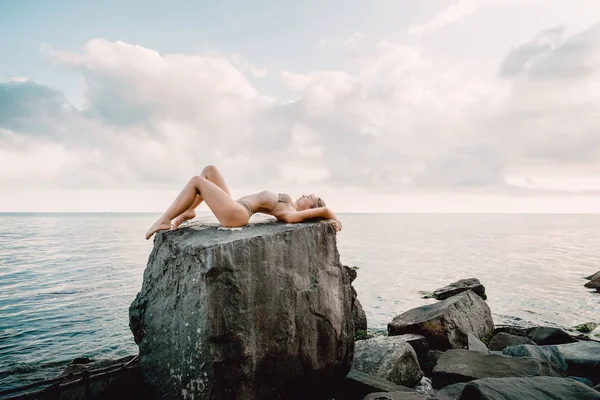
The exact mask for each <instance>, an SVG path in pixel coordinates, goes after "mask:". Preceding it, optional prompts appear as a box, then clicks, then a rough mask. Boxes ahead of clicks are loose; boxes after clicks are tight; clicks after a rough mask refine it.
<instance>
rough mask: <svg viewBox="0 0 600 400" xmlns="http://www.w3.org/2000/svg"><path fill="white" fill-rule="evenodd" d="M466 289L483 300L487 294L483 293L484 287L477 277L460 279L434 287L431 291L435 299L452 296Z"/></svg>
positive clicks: (444, 298)
mask: <svg viewBox="0 0 600 400" xmlns="http://www.w3.org/2000/svg"><path fill="white" fill-rule="evenodd" d="M467 290H472V291H473V292H474V293H475V294H477V295H478V296H479V297H481V298H482V299H484V300H486V299H487V296H486V294H485V287H484V286H483V285H482V284H481V282H479V279H477V278H468V279H461V280H459V281H456V282H453V283H451V284H449V285H448V286H444V287H443V288H439V289H436V290H434V291H433V297H434V298H435V299H436V300H446V299H447V298H449V297H452V296H454V295H457V294H459V293H462V292H466V291H467Z"/></svg>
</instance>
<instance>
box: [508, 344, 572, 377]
mask: <svg viewBox="0 0 600 400" xmlns="http://www.w3.org/2000/svg"><path fill="white" fill-rule="evenodd" d="M502 354H504V355H506V356H511V357H528V358H535V359H537V360H541V361H547V362H549V363H550V364H554V365H556V366H557V367H558V368H560V369H561V370H563V371H565V372H566V371H567V368H568V365H567V360H565V356H563V354H562V353H561V352H560V351H559V350H558V349H557V348H556V346H536V345H530V344H521V345H518V346H511V347H507V348H505V349H504V350H502Z"/></svg>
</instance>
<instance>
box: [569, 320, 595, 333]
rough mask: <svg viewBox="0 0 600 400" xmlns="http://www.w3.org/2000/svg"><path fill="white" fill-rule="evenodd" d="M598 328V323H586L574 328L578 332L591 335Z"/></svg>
mask: <svg viewBox="0 0 600 400" xmlns="http://www.w3.org/2000/svg"><path fill="white" fill-rule="evenodd" d="M597 327H598V324H597V323H596V322H586V323H585V324H580V325H576V326H574V327H573V329H575V330H576V331H577V332H581V333H590V332H592V331H593V330H594V329H596V328H597Z"/></svg>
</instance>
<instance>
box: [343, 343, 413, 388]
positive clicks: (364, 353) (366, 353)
mask: <svg viewBox="0 0 600 400" xmlns="http://www.w3.org/2000/svg"><path fill="white" fill-rule="evenodd" d="M352 368H354V369H356V370H358V371H361V372H364V373H366V374H370V375H375V376H378V377H380V378H383V379H386V380H388V381H390V382H393V383H395V384H397V385H401V386H408V387H413V386H415V385H416V384H417V383H419V381H420V380H421V378H422V377H423V372H422V371H421V368H420V366H419V362H418V361H417V354H416V353H415V350H414V349H413V347H412V346H411V345H410V344H408V343H407V342H406V340H405V339H404V338H403V337H401V336H399V337H394V336H389V337H386V336H380V337H376V338H373V339H368V340H361V341H358V342H356V345H355V348H354V361H353V362H352Z"/></svg>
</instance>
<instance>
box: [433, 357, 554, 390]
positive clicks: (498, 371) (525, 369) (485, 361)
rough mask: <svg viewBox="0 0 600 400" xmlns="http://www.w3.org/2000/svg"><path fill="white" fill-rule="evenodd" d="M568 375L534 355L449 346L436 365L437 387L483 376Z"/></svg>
mask: <svg viewBox="0 0 600 400" xmlns="http://www.w3.org/2000/svg"><path fill="white" fill-rule="evenodd" d="M531 376H553V377H560V378H565V377H566V375H565V374H564V373H563V372H562V371H561V370H560V369H559V368H558V367H556V366H554V365H552V364H549V363H547V362H545V361H540V360H536V359H533V358H516V357H509V356H502V355H496V354H485V353H480V352H478V351H470V350H448V351H446V352H445V353H444V354H443V355H442V356H441V357H440V359H439V360H438V362H437V365H436V366H435V368H434V369H433V378H432V379H433V387H434V388H436V389H439V388H443V387H444V386H447V385H451V384H453V383H459V382H469V381H472V380H475V379H482V378H523V377H531Z"/></svg>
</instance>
